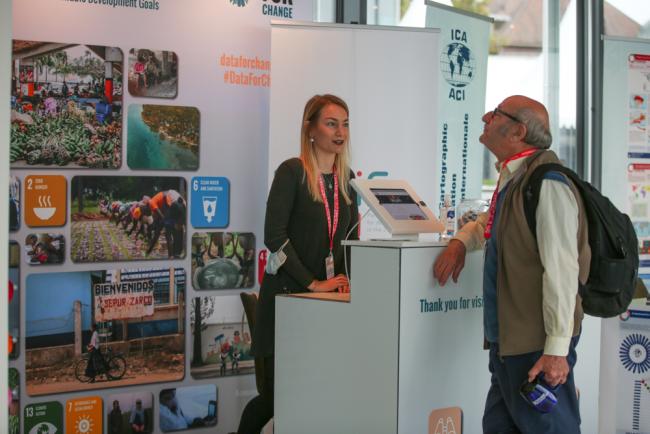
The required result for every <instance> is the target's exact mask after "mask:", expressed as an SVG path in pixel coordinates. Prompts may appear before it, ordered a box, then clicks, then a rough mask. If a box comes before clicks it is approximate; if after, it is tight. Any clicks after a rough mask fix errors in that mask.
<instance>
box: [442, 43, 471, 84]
mask: <svg viewBox="0 0 650 434" xmlns="http://www.w3.org/2000/svg"><path fill="white" fill-rule="evenodd" d="M474 68H475V64H474V55H473V54H472V50H470V49H469V47H467V45H465V44H462V43H460V42H452V43H451V44H449V45H447V46H446V47H445V48H444V49H443V50H442V53H440V70H441V71H442V74H443V76H444V77H445V80H447V83H449V84H451V85H452V86H454V87H465V86H467V85H468V84H469V83H471V81H472V80H473V79H474Z"/></svg>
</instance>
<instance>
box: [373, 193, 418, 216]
mask: <svg viewBox="0 0 650 434" xmlns="http://www.w3.org/2000/svg"><path fill="white" fill-rule="evenodd" d="M370 191H371V192H372V194H374V195H375V197H376V198H377V200H378V201H379V204H380V205H381V206H383V207H384V208H385V209H386V211H388V214H390V215H391V217H393V218H394V219H395V220H428V218H427V215H426V214H425V213H424V212H423V211H422V210H421V209H420V206H419V205H418V204H417V203H416V202H415V201H414V200H413V198H412V197H411V196H410V195H409V194H408V193H407V192H406V190H404V189H401V188H371V189H370Z"/></svg>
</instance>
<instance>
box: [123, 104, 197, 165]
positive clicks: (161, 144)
mask: <svg viewBox="0 0 650 434" xmlns="http://www.w3.org/2000/svg"><path fill="white" fill-rule="evenodd" d="M128 119H129V120H128V134H127V164H128V165H129V167H130V168H131V169H159V170H197V169H198V168H199V136H200V113H199V110H198V109H197V108H196V107H179V106H163V105H151V104H132V105H130V106H129V110H128Z"/></svg>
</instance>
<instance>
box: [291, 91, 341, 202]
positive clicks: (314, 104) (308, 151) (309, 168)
mask: <svg viewBox="0 0 650 434" xmlns="http://www.w3.org/2000/svg"><path fill="white" fill-rule="evenodd" d="M329 104H334V105H337V106H339V107H341V108H342V109H343V110H345V113H346V114H347V115H348V116H350V111H349V110H348V105H347V104H346V103H345V101H343V100H342V99H341V98H339V97H338V96H335V95H330V94H324V95H314V96H312V97H311V98H310V99H309V101H307V104H305V111H304V113H303V115H302V128H301V129H300V160H302V165H303V167H304V169H305V178H306V179H307V188H308V189H309V193H310V194H311V197H312V198H313V199H314V200H315V201H317V202H322V201H323V199H322V198H321V195H320V188H319V186H318V176H319V170H318V163H317V161H316V153H315V151H314V144H313V143H312V142H311V140H310V139H309V131H310V129H311V127H312V125H313V124H314V123H315V122H316V121H318V118H319V117H320V114H321V111H322V110H323V107H325V106H327V105H329ZM349 141H350V138H349V136H348V143H346V144H345V149H344V150H343V152H341V153H340V154H336V157H335V159H334V165H335V166H336V176H337V177H338V179H339V186H340V190H341V193H342V194H343V198H344V199H345V203H347V204H348V205H349V204H350V203H351V202H352V201H351V199H350V193H349V191H348V188H349V187H348V185H349V181H350V166H349V161H350V154H349V151H348V150H349Z"/></svg>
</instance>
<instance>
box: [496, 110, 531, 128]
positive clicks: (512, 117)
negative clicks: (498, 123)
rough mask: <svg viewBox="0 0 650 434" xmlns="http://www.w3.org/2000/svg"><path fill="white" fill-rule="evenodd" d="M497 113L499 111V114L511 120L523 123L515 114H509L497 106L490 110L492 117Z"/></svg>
mask: <svg viewBox="0 0 650 434" xmlns="http://www.w3.org/2000/svg"><path fill="white" fill-rule="evenodd" d="M498 113H500V114H502V115H503V116H505V117H507V118H509V119H510V120H513V121H515V122H518V123H520V124H523V123H524V122H522V121H521V119H519V118H517V116H515V115H511V114H510V113H508V112H504V111H503V110H501V109H500V108H499V107H496V108H495V109H494V111H493V112H492V118H493V119H494V117H495V116H496V115H497V114H498Z"/></svg>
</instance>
